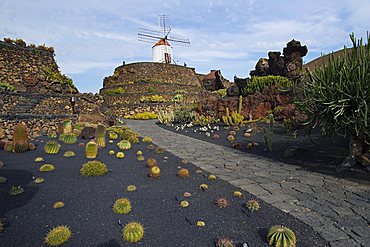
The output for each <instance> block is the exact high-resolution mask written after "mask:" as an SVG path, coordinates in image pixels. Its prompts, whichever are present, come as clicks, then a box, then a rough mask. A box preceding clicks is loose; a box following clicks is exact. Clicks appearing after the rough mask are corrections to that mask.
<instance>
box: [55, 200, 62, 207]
mask: <svg viewBox="0 0 370 247" xmlns="http://www.w3.org/2000/svg"><path fill="white" fill-rule="evenodd" d="M62 207H64V202H62V201H59V202H56V203H54V205H53V208H62Z"/></svg>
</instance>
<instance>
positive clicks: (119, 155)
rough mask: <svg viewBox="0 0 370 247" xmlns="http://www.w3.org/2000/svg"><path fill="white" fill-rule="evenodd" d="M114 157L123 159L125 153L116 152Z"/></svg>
mask: <svg viewBox="0 0 370 247" xmlns="http://www.w3.org/2000/svg"><path fill="white" fill-rule="evenodd" d="M116 157H117V158H118V159H123V158H124V157H125V154H124V153H123V152H117V154H116Z"/></svg>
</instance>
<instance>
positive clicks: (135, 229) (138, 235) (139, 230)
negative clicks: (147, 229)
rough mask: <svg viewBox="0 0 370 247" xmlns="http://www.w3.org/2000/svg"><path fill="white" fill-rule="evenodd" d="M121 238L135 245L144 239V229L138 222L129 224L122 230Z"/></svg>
mask: <svg viewBox="0 0 370 247" xmlns="http://www.w3.org/2000/svg"><path fill="white" fill-rule="evenodd" d="M122 237H123V239H124V240H125V241H127V242H129V243H137V242H139V241H140V240H141V239H142V238H143V237H144V227H143V226H142V225H141V224H140V223H139V222H130V223H128V224H127V225H125V227H124V228H123V229H122Z"/></svg>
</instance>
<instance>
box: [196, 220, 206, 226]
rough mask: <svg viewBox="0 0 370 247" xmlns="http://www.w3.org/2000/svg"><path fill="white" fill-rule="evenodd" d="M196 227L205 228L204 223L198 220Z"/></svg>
mask: <svg viewBox="0 0 370 247" xmlns="http://www.w3.org/2000/svg"><path fill="white" fill-rule="evenodd" d="M196 225H197V227H204V226H206V223H205V222H204V221H202V220H198V221H197V224H196Z"/></svg>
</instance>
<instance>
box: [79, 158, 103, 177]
mask: <svg viewBox="0 0 370 247" xmlns="http://www.w3.org/2000/svg"><path fill="white" fill-rule="evenodd" d="M108 172H109V170H108V168H107V166H106V165H105V164H104V163H102V162H100V161H97V160H93V161H89V162H87V163H85V164H83V166H82V168H81V169H80V174H81V175H82V176H85V177H97V176H103V175H104V174H106V173H108Z"/></svg>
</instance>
